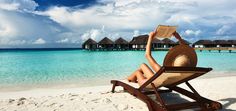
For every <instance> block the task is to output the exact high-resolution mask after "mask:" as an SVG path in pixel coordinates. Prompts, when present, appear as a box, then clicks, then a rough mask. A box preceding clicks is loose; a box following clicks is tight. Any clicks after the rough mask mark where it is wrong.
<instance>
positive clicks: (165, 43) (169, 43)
mask: <svg viewBox="0 0 236 111" xmlns="http://www.w3.org/2000/svg"><path fill="white" fill-rule="evenodd" d="M162 45H163V48H170V47H173V46H175V45H177V44H176V43H175V42H174V41H173V40H170V39H168V38H165V39H163V40H162Z"/></svg>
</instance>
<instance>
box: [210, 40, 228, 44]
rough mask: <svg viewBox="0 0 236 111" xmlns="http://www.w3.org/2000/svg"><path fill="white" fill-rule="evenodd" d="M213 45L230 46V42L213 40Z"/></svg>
mask: <svg viewBox="0 0 236 111" xmlns="http://www.w3.org/2000/svg"><path fill="white" fill-rule="evenodd" d="M213 43H214V44H220V45H221V44H230V42H229V41H227V40H214V41H213Z"/></svg>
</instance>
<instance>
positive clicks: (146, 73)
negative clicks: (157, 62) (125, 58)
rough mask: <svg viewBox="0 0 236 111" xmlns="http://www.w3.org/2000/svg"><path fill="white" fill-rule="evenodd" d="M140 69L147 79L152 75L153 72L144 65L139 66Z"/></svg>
mask: <svg viewBox="0 0 236 111" xmlns="http://www.w3.org/2000/svg"><path fill="white" fill-rule="evenodd" d="M140 69H141V71H142V72H143V74H144V75H145V77H146V78H147V79H149V78H151V77H152V76H153V75H154V73H153V71H152V70H151V69H150V68H149V67H148V65H146V64H145V63H143V64H141V66H140Z"/></svg>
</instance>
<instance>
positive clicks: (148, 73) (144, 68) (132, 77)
mask: <svg viewBox="0 0 236 111" xmlns="http://www.w3.org/2000/svg"><path fill="white" fill-rule="evenodd" d="M144 74H145V76H144ZM141 75H142V76H143V77H144V78H145V79H146V78H147V79H149V78H151V77H152V76H153V75H154V73H153V72H152V70H151V69H150V68H149V67H148V66H147V65H146V64H145V63H143V64H141V66H140V68H139V69H138V70H136V71H135V72H134V73H133V74H131V75H130V76H129V77H128V78H127V79H128V81H130V82H136V81H137V80H138V78H137V76H139V78H140V79H142V78H143V77H142V76H141ZM138 81H139V80H138Z"/></svg>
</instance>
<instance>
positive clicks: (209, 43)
mask: <svg viewBox="0 0 236 111" xmlns="http://www.w3.org/2000/svg"><path fill="white" fill-rule="evenodd" d="M193 47H198V48H203V47H216V45H215V43H214V42H213V41H211V40H198V41H197V42H195V43H193Z"/></svg>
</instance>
